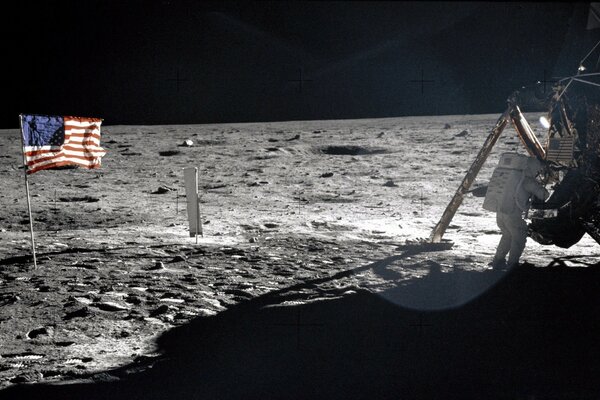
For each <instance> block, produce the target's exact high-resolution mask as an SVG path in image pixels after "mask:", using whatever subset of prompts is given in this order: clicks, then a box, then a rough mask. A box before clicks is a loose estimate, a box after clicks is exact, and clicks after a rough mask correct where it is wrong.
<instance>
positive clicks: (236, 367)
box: [0, 264, 600, 400]
mask: <svg viewBox="0 0 600 400" xmlns="http://www.w3.org/2000/svg"><path fill="white" fill-rule="evenodd" d="M375 267H377V265H375ZM379 267H382V268H383V267H385V265H384V264H380V265H379ZM380 272H381V271H380ZM480 289H481V292H482V294H481V295H479V296H476V297H475V298H474V299H472V300H471V301H468V302H466V303H464V302H462V303H463V304H462V305H461V306H459V307H454V308H446V309H437V310H434V307H428V309H427V310H419V309H415V308H409V307H405V306H402V305H399V304H403V303H406V299H413V300H410V301H409V302H410V303H411V305H412V306H415V305H418V304H419V301H415V300H414V299H419V298H420V299H428V298H436V299H438V300H435V301H432V302H427V301H424V302H422V303H423V304H425V305H432V304H434V303H438V304H442V303H444V302H443V301H442V300H440V299H454V300H457V299H458V300H460V299H461V298H465V299H466V298H467V297H469V296H470V294H471V293H476V292H477V291H478V290H480ZM485 289H487V290H485ZM383 295H384V296H382V294H375V293H371V292H369V291H366V290H364V289H356V290H354V291H352V292H351V293H346V295H344V296H341V297H338V298H335V299H333V300H321V301H315V302H312V303H308V304H302V305H290V304H288V303H285V304H284V305H282V304H281V303H282V301H283V300H286V294H285V293H281V292H280V293H275V294H268V295H265V296H262V297H260V298H256V299H253V300H251V301H248V302H246V303H242V304H239V305H237V306H234V307H232V308H230V309H228V310H227V311H224V312H222V313H220V314H218V315H215V316H213V317H208V318H206V317H203V318H197V319H195V320H193V321H192V322H191V323H189V324H187V325H185V326H181V327H178V328H175V329H173V330H171V331H169V332H167V333H166V334H164V335H163V336H162V337H161V338H160V339H159V346H160V348H161V349H162V350H163V352H164V355H165V357H164V358H163V359H162V360H161V361H159V362H156V363H155V364H154V365H153V366H152V368H148V369H146V370H143V371H138V372H131V371H133V370H134V369H135V368H133V367H134V366H128V368H122V369H120V370H115V371H109V372H110V374H111V375H110V376H115V377H119V379H118V380H115V381H112V382H111V381H104V382H93V383H77V384H69V385H47V384H36V385H17V386H13V387H11V388H8V389H6V390H4V391H1V392H0V397H1V398H3V399H4V398H6V399H35V398H40V399H86V400H89V399H115V400H119V399H123V400H125V399H127V400H132V399H145V400H146V399H449V398H450V399H454V398H456V399H597V398H598V394H600V379H599V378H598V377H599V376H600V375H599V374H600V268H593V267H592V268H565V267H553V268H536V267H534V266H531V265H525V266H522V267H519V268H518V269H515V270H513V271H511V272H510V273H506V274H498V273H495V272H469V271H467V272H465V271H463V272H454V273H442V272H440V271H435V269H432V271H430V274H429V276H428V277H426V278H423V279H415V280H414V281H412V282H409V283H408V284H407V285H403V286H398V287H396V288H395V289H393V290H388V291H387V292H385V293H383ZM450 303H452V302H449V303H448V304H450ZM455 303H460V301H459V302H455Z"/></svg>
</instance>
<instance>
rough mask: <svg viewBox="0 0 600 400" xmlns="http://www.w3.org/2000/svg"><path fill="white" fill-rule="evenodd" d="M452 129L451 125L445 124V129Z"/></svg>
mask: <svg viewBox="0 0 600 400" xmlns="http://www.w3.org/2000/svg"><path fill="white" fill-rule="evenodd" d="M450 128H452V126H451V125H450V124H447V123H446V124H444V129H450Z"/></svg>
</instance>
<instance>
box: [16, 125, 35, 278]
mask: <svg viewBox="0 0 600 400" xmlns="http://www.w3.org/2000/svg"><path fill="white" fill-rule="evenodd" d="M19 123H20V126H21V143H22V144H23V171H24V172H25V191H26V192H27V210H28V211H29V231H30V233H31V251H32V253H33V268H34V269H37V259H36V257H35V239H34V236H33V218H32V217H31V199H30V196H29V178H28V176H27V160H26V159H25V140H24V139H23V115H22V114H20V115H19Z"/></svg>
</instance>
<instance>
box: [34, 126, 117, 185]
mask: <svg viewBox="0 0 600 400" xmlns="http://www.w3.org/2000/svg"><path fill="white" fill-rule="evenodd" d="M64 124H65V141H64V144H63V145H62V146H25V148H24V152H25V161H26V163H27V173H28V174H33V173H34V172H37V171H40V170H43V169H49V168H55V167H60V166H63V165H72V164H76V165H79V166H81V167H84V168H90V169H92V168H99V167H100V163H101V158H102V157H103V156H104V155H105V154H106V151H105V150H104V149H103V148H102V147H100V125H101V124H102V120H101V119H99V118H81V117H64Z"/></svg>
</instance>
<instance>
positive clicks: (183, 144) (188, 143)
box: [180, 139, 194, 147]
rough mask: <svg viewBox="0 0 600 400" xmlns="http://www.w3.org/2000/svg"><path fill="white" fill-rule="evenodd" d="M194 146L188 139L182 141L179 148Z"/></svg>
mask: <svg viewBox="0 0 600 400" xmlns="http://www.w3.org/2000/svg"><path fill="white" fill-rule="evenodd" d="M193 145H194V142H193V141H192V140H190V139H186V140H184V141H183V143H181V145H180V146H182V147H192V146H193Z"/></svg>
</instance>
